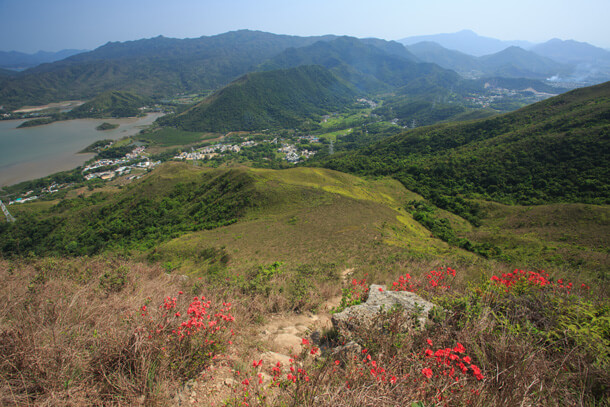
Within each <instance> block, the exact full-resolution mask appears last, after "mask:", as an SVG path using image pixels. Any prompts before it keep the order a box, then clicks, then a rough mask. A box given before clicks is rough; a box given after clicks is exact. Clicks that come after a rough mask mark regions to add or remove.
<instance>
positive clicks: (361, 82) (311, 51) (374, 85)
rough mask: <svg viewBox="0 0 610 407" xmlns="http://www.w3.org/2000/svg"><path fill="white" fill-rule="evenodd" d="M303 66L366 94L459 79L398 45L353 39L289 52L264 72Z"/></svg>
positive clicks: (275, 60) (263, 65)
mask: <svg viewBox="0 0 610 407" xmlns="http://www.w3.org/2000/svg"><path fill="white" fill-rule="evenodd" d="M382 48H383V49H382ZM300 65H321V66H323V67H325V68H327V69H330V70H331V71H332V72H333V73H335V74H336V75H337V76H339V77H341V78H343V79H344V80H346V81H349V82H350V83H353V84H354V85H355V86H356V87H358V88H359V89H361V90H363V91H378V90H383V89H391V88H395V87H400V86H404V85H407V84H408V83H409V82H411V81H413V80H416V79H419V78H422V77H428V76H431V77H438V78H440V79H441V80H444V81H449V82H455V81H457V80H458V79H459V77H458V75H456V74H455V73H454V72H451V71H448V70H445V69H442V68H440V67H439V66H436V65H433V64H426V63H418V62H415V57H414V56H413V55H412V54H411V53H410V52H408V51H407V50H406V49H404V47H402V50H401V49H400V48H399V47H398V44H396V45H394V44H392V43H386V42H380V41H373V40H358V39H356V38H351V37H340V38H337V39H335V40H332V41H324V42H322V41H319V42H316V43H315V44H312V45H310V46H307V47H301V48H290V49H287V50H286V51H284V52H282V53H280V54H278V55H277V56H275V57H273V58H271V59H270V60H269V61H266V62H265V63H264V64H262V65H261V67H260V68H261V69H263V70H271V69H285V68H292V67H296V66H300Z"/></svg>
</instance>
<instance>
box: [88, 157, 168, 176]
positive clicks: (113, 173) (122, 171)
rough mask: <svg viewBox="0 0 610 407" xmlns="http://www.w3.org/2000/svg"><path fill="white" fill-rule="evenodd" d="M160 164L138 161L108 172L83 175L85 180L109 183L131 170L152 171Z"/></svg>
mask: <svg viewBox="0 0 610 407" xmlns="http://www.w3.org/2000/svg"><path fill="white" fill-rule="evenodd" d="M159 164H161V161H149V160H146V161H140V162H137V163H133V164H130V165H124V166H121V167H118V168H115V169H112V170H108V171H100V172H91V173H89V174H85V175H84V177H85V179H86V180H90V179H94V178H100V179H103V180H104V181H109V180H111V179H114V178H115V177H120V176H122V175H126V174H129V173H131V170H133V169H135V168H141V169H145V170H148V169H153V168H155V167H156V166H157V165H159Z"/></svg>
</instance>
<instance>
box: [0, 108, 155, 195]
mask: <svg viewBox="0 0 610 407" xmlns="http://www.w3.org/2000/svg"><path fill="white" fill-rule="evenodd" d="M159 116H160V114H158V113H149V114H147V115H146V116H145V117H132V118H124V119H73V120H66V121H58V122H53V123H50V124H47V125H43V126H35V127H26V128H21V129H17V128H15V127H16V126H18V123H19V122H22V121H23V119H15V120H8V121H3V122H0V123H6V124H8V123H7V122H10V123H11V124H10V125H9V126H6V127H5V128H4V130H2V129H0V136H1V137H2V138H4V140H1V139H0V141H4V143H5V147H10V148H11V151H8V148H7V151H5V154H6V157H4V159H3V158H2V157H1V154H0V161H2V160H6V161H5V164H4V165H0V188H2V187H5V186H10V185H14V184H18V183H20V182H24V181H31V180H35V179H38V178H43V177H46V176H48V175H51V174H54V173H57V172H61V171H69V170H73V169H75V168H77V167H79V166H81V165H83V164H84V163H85V162H86V161H88V160H90V159H91V158H93V157H95V154H93V153H81V152H80V151H82V150H83V149H85V148H86V147H87V146H89V145H90V144H91V143H93V142H95V141H97V140H102V139H105V138H110V139H114V140H118V139H121V138H123V137H129V136H133V135H135V134H137V133H139V132H140V130H141V129H142V128H145V127H146V126H150V125H151V124H152V123H153V122H154V121H155V120H156V119H157V118H158V117H159ZM104 121H108V122H111V123H117V124H120V126H119V127H118V128H117V129H115V130H110V131H104V132H102V131H99V130H96V129H95V127H96V126H95V124H96V123H102V122H104ZM84 133H86V135H85V136H83V134H84ZM13 137H18V138H19V139H18V140H17V141H18V143H19V145H16V144H14V142H13V141H12V140H11V139H12V138H13ZM32 145H34V146H36V147H37V148H32ZM0 149H1V145H0ZM29 150H31V151H29ZM15 157H19V158H15ZM13 158H15V159H13Z"/></svg>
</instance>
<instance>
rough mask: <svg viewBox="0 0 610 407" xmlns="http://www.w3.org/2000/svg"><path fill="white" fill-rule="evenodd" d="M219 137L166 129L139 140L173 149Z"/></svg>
mask: <svg viewBox="0 0 610 407" xmlns="http://www.w3.org/2000/svg"><path fill="white" fill-rule="evenodd" d="M216 137H218V134H210V133H202V132H191V131H184V130H178V129H174V128H171V127H164V128H161V129H159V130H155V131H152V132H150V133H142V134H140V135H139V136H138V137H137V138H138V140H141V141H147V142H149V143H151V144H153V145H155V146H158V147H171V146H181V145H188V144H194V143H198V142H202V141H205V140H210V139H214V138H216Z"/></svg>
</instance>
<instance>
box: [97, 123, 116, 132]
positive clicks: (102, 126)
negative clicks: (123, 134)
mask: <svg viewBox="0 0 610 407" xmlns="http://www.w3.org/2000/svg"><path fill="white" fill-rule="evenodd" d="M118 127H119V125H118V124H112V123H108V122H104V123H102V124H100V125H99V126H97V127H96V128H95V130H100V131H104V130H114V129H116V128H118Z"/></svg>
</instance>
